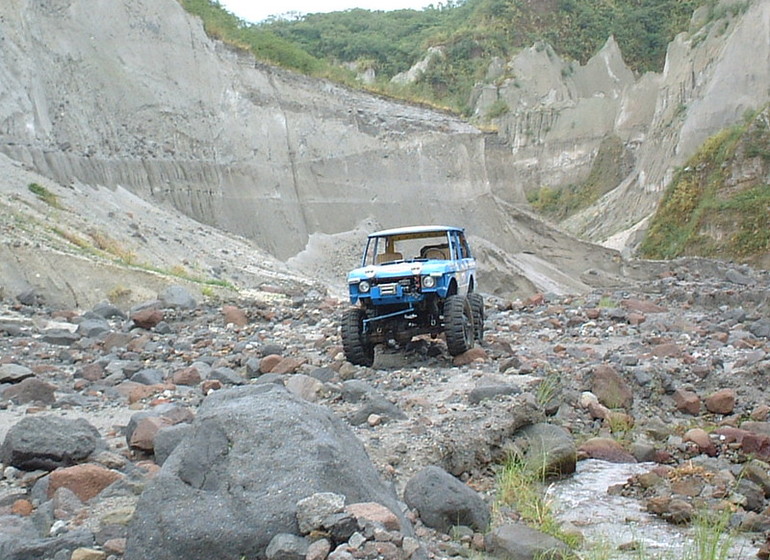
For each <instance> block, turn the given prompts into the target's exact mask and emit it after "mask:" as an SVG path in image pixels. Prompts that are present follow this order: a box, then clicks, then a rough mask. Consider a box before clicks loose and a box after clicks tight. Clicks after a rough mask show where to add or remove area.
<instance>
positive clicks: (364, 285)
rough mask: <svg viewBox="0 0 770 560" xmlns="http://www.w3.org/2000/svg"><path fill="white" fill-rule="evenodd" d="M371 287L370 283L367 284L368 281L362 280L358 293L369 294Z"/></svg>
mask: <svg viewBox="0 0 770 560" xmlns="http://www.w3.org/2000/svg"><path fill="white" fill-rule="evenodd" d="M370 287H371V286H370V285H369V282H367V281H366V280H361V281H360V282H359V283H358V291H359V292H361V293H362V294H366V293H368V292H369V288H370Z"/></svg>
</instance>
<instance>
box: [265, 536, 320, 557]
mask: <svg viewBox="0 0 770 560" xmlns="http://www.w3.org/2000/svg"><path fill="white" fill-rule="evenodd" d="M309 547H310V540H309V539H306V538H305V537H299V536H297V535H292V534H287V533H278V534H277V535H276V536H274V537H273V538H272V539H271V540H270V544H269V545H267V549H266V550H265V557H266V558H267V560H305V556H306V555H307V550H308V548H309Z"/></svg>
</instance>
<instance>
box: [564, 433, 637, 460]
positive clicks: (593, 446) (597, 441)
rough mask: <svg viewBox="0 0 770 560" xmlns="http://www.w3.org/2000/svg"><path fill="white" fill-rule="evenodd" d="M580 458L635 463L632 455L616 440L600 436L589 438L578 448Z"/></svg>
mask: <svg viewBox="0 0 770 560" xmlns="http://www.w3.org/2000/svg"><path fill="white" fill-rule="evenodd" d="M580 458H591V459H602V460H603V461H609V462H610V463H636V459H635V458H634V456H633V455H631V453H629V452H628V451H626V450H625V449H623V447H622V446H621V445H620V444H619V443H618V442H617V441H615V440H614V439H610V438H600V437H596V438H591V439H589V440H587V441H586V442H584V443H583V445H581V446H580V447H579V448H578V459H580Z"/></svg>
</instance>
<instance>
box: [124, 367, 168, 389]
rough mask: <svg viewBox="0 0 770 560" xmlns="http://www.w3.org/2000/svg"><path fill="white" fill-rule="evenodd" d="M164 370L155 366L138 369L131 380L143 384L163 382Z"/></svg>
mask: <svg viewBox="0 0 770 560" xmlns="http://www.w3.org/2000/svg"><path fill="white" fill-rule="evenodd" d="M163 378H164V375H163V372H162V371H160V370H158V369H155V368H147V369H142V370H139V371H137V372H136V373H135V374H134V375H132V376H131V381H133V382H134V383H141V384H142V385H157V384H160V383H163Z"/></svg>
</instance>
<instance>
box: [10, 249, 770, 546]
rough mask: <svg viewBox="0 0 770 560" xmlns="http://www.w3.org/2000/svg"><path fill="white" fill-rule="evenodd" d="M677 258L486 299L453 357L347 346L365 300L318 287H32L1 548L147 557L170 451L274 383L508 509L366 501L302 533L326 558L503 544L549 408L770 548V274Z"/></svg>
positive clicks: (411, 469) (406, 469)
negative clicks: (615, 285)
mask: <svg viewBox="0 0 770 560" xmlns="http://www.w3.org/2000/svg"><path fill="white" fill-rule="evenodd" d="M660 268H661V273H660V275H659V277H658V278H657V279H655V280H653V281H651V282H646V283H641V284H638V285H636V286H634V287H632V288H624V289H623V290H620V291H596V292H593V293H590V294H587V295H582V296H553V295H548V294H540V295H537V296H534V297H531V298H529V299H527V300H524V301H521V300H517V301H510V300H504V299H499V298H494V297H487V301H486V313H487V321H486V333H485V336H484V342H483V344H482V345H481V346H480V347H476V348H475V349H473V350H471V351H469V352H468V353H466V354H464V355H462V356H458V357H456V358H454V359H452V358H451V357H450V356H449V355H448V354H447V353H446V348H445V345H444V343H443V341H442V340H441V339H437V340H431V339H429V338H425V339H422V338H421V339H416V340H415V341H413V342H412V343H410V344H409V345H408V346H407V347H406V348H395V347H386V348H379V349H378V352H377V358H376V360H375V364H374V367H372V368H360V367H356V366H352V365H351V364H349V363H348V362H346V361H345V360H344V356H343V354H342V350H341V343H340V338H339V333H338V319H339V317H340V316H341V313H342V311H343V310H344V309H345V307H346V306H347V303H346V302H344V301H339V300H337V299H335V298H332V297H329V296H327V295H324V294H321V293H319V292H317V291H309V292H292V293H287V291H286V290H280V289H274V290H270V289H266V290H264V291H262V292H260V293H258V294H252V295H251V296H250V297H249V298H244V299H241V300H237V301H235V300H234V301H227V302H225V301H216V300H207V301H195V300H194V299H193V298H192V297H191V296H190V294H189V293H187V292H186V291H185V290H184V289H182V288H170V289H169V290H166V291H165V292H163V293H161V294H159V296H158V299H157V300H152V301H148V302H146V303H145V304H142V305H139V306H135V307H133V308H131V309H120V308H118V307H116V306H113V305H111V304H108V303H103V304H99V305H97V306H95V307H94V308H93V309H91V310H88V311H85V312H82V311H76V310H54V309H51V308H48V307H46V306H45V305H44V304H43V303H41V301H40V299H39V298H36V297H35V294H30V293H27V294H19V295H18V297H16V298H14V299H10V298H7V299H6V300H4V301H3V302H2V307H1V308H0V441H2V442H3V446H2V451H0V460H2V461H3V463H4V465H3V466H4V468H3V470H2V479H1V480H0V552H2V553H3V554H2V555H0V556H2V557H3V558H9V559H22V558H55V559H57V560H59V559H69V558H73V559H74V558H78V559H83V558H110V557H111V558H115V559H118V558H122V557H124V555H125V556H126V558H128V557H130V556H131V554H132V552H131V550H130V547H131V534H130V533H131V531H132V530H134V529H135V528H137V527H139V526H140V524H137V523H136V522H135V523H134V524H132V522H131V519H132V517H136V514H135V511H136V508H137V502H138V501H139V499H140V496H141V495H142V493H143V491H144V490H146V489H147V488H148V487H150V486H152V481H154V480H156V479H157V477H159V476H163V473H164V472H166V471H170V470H173V469H175V468H176V469H178V468H179V460H177V459H173V458H172V459H169V462H170V463H172V465H171V466H168V467H165V466H164V467H161V464H163V463H164V461H165V460H166V459H167V458H169V457H170V456H172V455H173V453H174V449H175V447H176V446H177V445H178V444H179V442H180V441H182V440H183V438H184V437H186V435H187V433H188V432H185V430H186V429H187V428H188V427H189V426H194V428H192V429H193V431H194V433H198V434H199V435H198V436H196V437H200V426H203V425H204V423H202V422H201V423H196V422H194V420H193V419H194V418H195V416H196V414H197V413H198V411H199V410H200V407H201V404H202V403H203V402H204V401H206V400H207V399H208V398H211V397H207V395H210V396H216V395H227V394H228V393H226V392H227V391H233V390H236V389H234V388H235V387H241V388H240V389H237V390H238V391H244V390H250V389H248V387H249V386H258V385H262V384H266V383H267V384H274V385H280V386H283V387H285V388H286V389H287V390H288V393H290V394H291V395H292V397H291V399H293V400H292V401H291V402H292V403H294V402H295V400H296V401H297V402H306V403H311V404H312V405H313V406H314V407H316V406H317V407H320V409H318V410H326V411H328V413H329V414H330V418H334V419H336V420H334V422H337V420H340V421H341V425H342V426H343V427H344V429H345V430H350V431H351V432H352V433H354V434H355V436H356V438H357V439H358V440H360V441H361V442H362V443H363V446H364V448H365V450H366V452H367V454H368V457H369V458H370V459H371V462H372V464H373V466H374V468H375V469H376V472H377V473H378V476H379V478H380V479H381V481H382V482H383V484H384V485H385V486H387V487H389V488H391V490H392V492H393V493H394V494H395V496H396V497H397V499H398V500H405V497H404V495H405V492H406V493H407V494H408V493H409V492H408V491H407V487H409V486H410V484H412V485H415V484H416V483H414V482H412V481H415V480H419V477H424V476H426V475H425V470H424V469H425V467H428V466H434V467H440V469H441V471H442V472H445V473H449V474H451V475H454V478H455V479H456V480H459V481H461V482H463V483H464V484H463V487H464V488H468V489H471V490H473V492H474V495H477V496H478V497H480V498H481V500H482V501H483V503H484V504H485V506H486V507H487V508H488V511H490V512H492V513H493V515H492V517H491V520H490V525H489V526H488V527H485V528H482V527H479V526H476V527H474V526H473V525H474V523H475V522H477V521H478V519H479V517H478V516H477V517H473V516H471V517H473V519H474V520H475V521H474V522H468V523H467V525H469V527H466V528H465V529H464V530H459V531H458V530H453V529H449V528H447V527H441V528H436V527H437V524H436V523H435V522H426V520H425V519H423V518H425V517H426V512H425V511H424V510H423V511H417V510H416V509H415V508H414V507H408V505H404V504H402V507H403V511H399V512H396V514H397V517H398V516H401V515H402V514H403V515H404V517H403V518H400V519H401V525H400V526H399V522H398V520H396V522H395V525H393V524H392V523H391V526H390V527H389V528H388V529H387V530H386V529H383V527H385V526H386V525H387V523H386V522H385V521H384V520H383V519H382V518H381V517H380V518H378V517H377V515H374V514H372V513H371V512H369V513H361V512H360V511H359V512H357V513H356V514H355V516H356V518H357V519H358V523H359V525H358V526H359V527H361V528H360V529H359V530H358V531H355V532H354V533H353V534H347V533H346V534H345V535H344V537H338V538H333V537H331V536H329V532H328V531H327V532H326V533H323V532H319V531H318V530H317V529H318V528H317V527H315V528H312V527H311V529H308V530H307V531H306V532H305V534H303V535H297V538H300V539H301V541H302V542H303V543H305V544H307V543H310V542H312V543H314V544H313V547H312V548H311V549H310V550H309V551H308V550H304V549H302V553H303V554H304V555H305V556H306V557H312V558H321V559H323V558H325V557H327V556H328V557H331V558H348V557H350V558H357V557H367V558H376V557H384V558H408V557H414V558H417V557H420V556H427V557H435V558H451V557H463V556H467V555H468V554H472V553H479V554H488V555H490V556H492V555H500V554H502V552H501V551H504V550H505V548H504V547H505V545H504V544H501V541H504V540H505V538H506V535H508V533H506V532H505V531H503V530H501V529H500V528H501V527H511V526H512V525H511V524H512V523H516V522H517V521H518V514H517V512H516V511H515V510H512V509H510V508H505V507H502V508H500V507H496V508H490V506H491V504H492V503H493V501H494V500H495V497H496V494H495V473H496V471H497V470H498V468H497V465H498V464H499V462H500V461H501V460H502V458H503V457H504V456H505V454H506V452H507V451H508V450H509V449H510V448H511V446H512V445H520V441H519V440H520V439H521V433H523V432H524V431H526V430H528V429H530V428H531V427H533V426H538V427H540V426H544V425H547V426H552V427H555V429H558V430H559V433H561V434H566V437H567V438H568V439H569V442H570V444H571V445H572V448H573V450H574V456H575V457H576V458H577V459H579V460H580V459H586V458H593V459H600V460H605V461H612V462H643V461H644V462H646V461H649V462H651V463H654V467H653V468H651V469H650V470H649V471H647V472H645V473H642V474H639V475H636V476H634V477H632V478H630V479H629V480H628V482H627V483H625V484H623V485H619V486H614V487H613V488H612V489H611V491H612V492H615V493H619V494H623V495H626V496H630V497H632V498H634V499H636V500H638V501H639V502H640V504H642V507H643V508H644V509H646V510H647V511H649V512H651V513H652V514H654V515H657V516H659V517H661V518H662V519H665V520H667V521H668V522H671V523H688V522H689V521H690V519H691V518H692V517H694V516H695V515H696V514H697V513H698V512H700V511H704V510H724V511H728V512H729V515H730V523H731V526H732V527H734V528H735V529H737V530H740V531H742V532H744V533H745V534H746V535H748V536H749V537H750V538H752V539H753V540H754V541H756V548H757V549H760V547H761V546H762V545H763V544H764V542H765V534H766V533H767V532H768V531H770V510H769V509H768V508H769V507H770V502H768V496H770V472H768V461H770V422H768V414H769V413H770V399H768V395H767V394H766V386H767V379H768V375H770V353H768V352H769V351H770V275H768V273H767V272H764V271H755V270H751V269H748V268H745V267H737V266H730V265H725V264H719V263H714V262H710V261H701V260H686V261H677V262H674V263H670V264H669V265H666V266H661V267H660ZM244 386H245V388H244ZM282 398H284V397H281V399H282ZM278 400H280V399H278ZM223 402H227V401H226V400H225V401H223ZM291 406H294V404H292V405H291ZM210 408H212V407H211V406H209V409H210ZM313 410H314V411H316V409H315V408H314V409H313ZM314 414H315V412H314ZM41 419H42V423H39V424H36V423H37V422H38V420H41ZM78 419H83V420H80V421H78ZM59 421H62V422H63V421H66V422H67V424H61V425H59V424H55V423H54V422H59ZM330 421H331V420H330ZM191 422H192V424H190V423H191ZM335 425H336V424H335ZM196 426H197V427H196ZM195 430H197V431H195ZM46 431H48V434H46ZM41 432H42V433H41ZM54 433H55V434H58V435H62V434H69V435H71V439H69V440H67V439H66V438H65V439H61V438H57V437H54V435H53V434H54ZM49 436H50V437H49ZM189 441H190V440H189V439H188V443H187V445H188V448H189V445H190V444H189ZM63 442H64V443H63ZM66 442H70V443H66ZM72 442H76V444H73V443H72ZM231 443H232V445H233V446H237V441H235V442H231ZM335 460H336V461H338V462H339V464H340V465H343V464H345V457H337V458H335ZM350 460H351V461H352V460H353V459H350ZM566 470H569V469H566ZM276 472H277V471H276ZM204 478H205V476H204ZM201 484H203V485H204V486H205V484H206V483H201ZM412 489H413V490H414V486H412ZM412 493H413V494H414V493H415V492H414V491H413V492H412ZM418 494H419V493H418ZM406 501H407V502H408V501H410V500H406ZM412 501H413V500H412ZM292 506H293V504H292ZM426 507H427V506H426ZM300 510H302V508H298V511H300ZM302 511H304V510H302ZM142 515H144V513H143V514H142ZM298 515H299V514H298ZM339 515H342V513H339ZM346 515H351V514H350V513H349V512H348V513H347V514H346ZM212 516H215V512H213V511H212ZM140 517H141V516H140ZM482 517H483V516H482ZM372 518H377V519H378V520H379V521H377V519H376V520H375V521H374V522H372V523H373V524H372V523H370V524H369V525H367V527H368V529H364V528H363V525H362V521H361V520H362V519H369V520H370V521H371V519H372ZM346 519H347V518H346ZM378 523H379V524H378ZM479 523H480V524H481V525H483V523H481V522H479ZM300 524H302V523H300ZM341 524H342V522H341V521H339V520H338V522H337V524H335V527H337V528H339V526H340V525H341ZM305 525H307V524H305ZM311 525H312V524H311ZM342 525H344V524H342ZM440 525H441V524H440V523H439V524H438V526H440ZM576 525H578V526H579V524H578V523H576ZM407 526H408V527H407ZM378 527H379V529H378ZM410 527H411V528H410ZM327 529H328V527H327ZM578 529H579V527H578ZM137 530H138V529H137ZM484 532H487V535H486V538H485V537H484V535H483V534H482V533H484ZM321 533H323V534H321ZM450 533H451V536H450ZM354 535H358V536H357V537H356V536H354ZM222 538H224V539H226V538H228V537H227V536H223V537H222ZM287 538H288V537H287ZM518 538H519V541H520V540H521V538H520V536H519V537H518ZM289 540H291V539H289ZM321 541H323V542H325V543H326V545H324V546H325V548H324V546H321V545H317V544H315V543H318V542H321ZM292 542H293V541H292ZM127 543H128V547H129V551H128V552H127V551H126V546H127ZM385 543H387V544H385ZM295 544H296V543H295ZM627 545H628V546H632V545H633V543H627ZM271 546H272V543H271ZM275 546H276V547H278V545H275ZM287 546H288V545H287ZM288 548H291V546H288ZM281 550H284V549H281ZM295 553H296V551H295ZM271 554H272V557H276V558H277V557H281V556H280V553H277V552H276V549H275V548H273V549H272V551H271V549H270V548H269V547H268V556H269V555H271ZM752 554H753V553H752ZM758 555H759V556H760V557H762V558H767V552H766V550H765V549H763V550H760V551H759V552H758ZM133 557H135V558H136V557H138V556H136V554H135V553H134V556H133ZM164 557H169V558H170V557H172V556H164ZM179 557H180V558H181V557H182V556H179ZM238 557H239V558H240V556H238Z"/></svg>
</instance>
